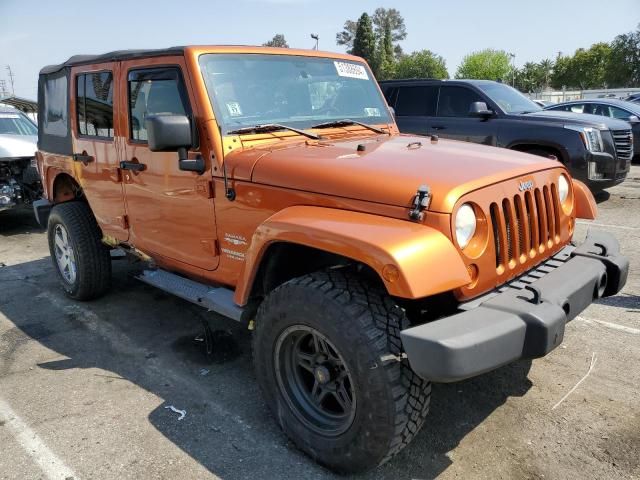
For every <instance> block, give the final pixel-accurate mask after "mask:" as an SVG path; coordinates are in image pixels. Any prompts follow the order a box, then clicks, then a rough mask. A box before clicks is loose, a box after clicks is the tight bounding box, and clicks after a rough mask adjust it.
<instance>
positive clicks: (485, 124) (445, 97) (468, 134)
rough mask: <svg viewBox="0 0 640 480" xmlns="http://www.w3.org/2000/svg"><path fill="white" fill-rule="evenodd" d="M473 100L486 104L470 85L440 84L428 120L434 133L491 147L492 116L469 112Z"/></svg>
mask: <svg viewBox="0 0 640 480" xmlns="http://www.w3.org/2000/svg"><path fill="white" fill-rule="evenodd" d="M473 102H485V103H487V104H489V102H488V101H487V99H485V98H484V97H483V96H481V95H480V94H479V93H478V92H476V91H475V90H473V89H471V88H468V87H465V86H461V85H451V86H449V85H443V86H442V87H440V95H439V97H438V109H437V113H436V118H435V119H433V122H431V128H432V130H433V131H434V133H437V134H438V135H439V136H441V137H443V138H450V139H453V140H463V141H466V142H474V143H482V144H485V145H494V146H495V145H496V144H497V141H496V140H497V135H498V124H497V122H496V119H494V118H488V119H485V118H479V117H475V116H471V115H469V109H470V108H471V104H472V103H473ZM489 108H490V106H489Z"/></svg>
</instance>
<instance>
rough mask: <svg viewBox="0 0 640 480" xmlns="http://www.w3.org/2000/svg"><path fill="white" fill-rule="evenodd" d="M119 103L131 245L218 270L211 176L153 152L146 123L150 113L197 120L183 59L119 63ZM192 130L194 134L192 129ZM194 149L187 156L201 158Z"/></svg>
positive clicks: (172, 155) (173, 154) (167, 154)
mask: <svg viewBox="0 0 640 480" xmlns="http://www.w3.org/2000/svg"><path fill="white" fill-rule="evenodd" d="M121 65H122V69H121V74H120V77H121V79H122V82H123V83H124V84H125V85H126V87H125V88H124V89H123V91H124V92H126V98H124V99H123V101H122V102H121V106H122V110H123V112H126V115H123V118H122V120H123V123H124V124H125V136H124V139H123V146H124V148H123V155H122V158H121V160H123V161H124V162H125V163H122V164H121V166H123V167H124V168H123V172H122V174H123V179H124V189H125V196H126V206H127V214H128V219H129V228H130V243H132V244H133V245H135V246H136V247H137V248H140V249H141V250H143V251H146V252H149V253H154V254H156V255H159V256H162V257H165V258H166V259H171V260H174V261H177V262H181V263H184V264H188V265H191V266H195V267H198V268H201V269H205V270H213V269H215V268H216V267H217V266H218V261H219V257H218V248H217V242H216V223H215V212H214V207H213V198H212V197H213V193H212V187H211V172H210V171H207V172H205V173H204V174H202V175H198V174H197V173H195V172H187V171H182V170H180V169H179V168H178V155H177V153H176V152H152V151H150V150H149V147H148V144H147V130H146V126H145V118H146V116H147V115H150V114H181V115H188V116H190V117H191V119H192V121H193V122H195V121H196V118H197V117H198V114H197V111H196V105H195V103H194V102H193V94H192V92H191V88H190V86H189V83H188V81H187V80H188V79H187V78H186V75H185V73H186V68H185V65H184V60H183V58H182V57H175V58H174V59H172V60H171V61H170V62H167V59H146V60H142V59H139V60H130V61H125V62H122V64H121ZM194 130H195V129H194ZM199 154H200V153H199V151H198V148H197V147H196V148H193V149H192V151H191V152H189V156H190V158H195V156H196V155H199Z"/></svg>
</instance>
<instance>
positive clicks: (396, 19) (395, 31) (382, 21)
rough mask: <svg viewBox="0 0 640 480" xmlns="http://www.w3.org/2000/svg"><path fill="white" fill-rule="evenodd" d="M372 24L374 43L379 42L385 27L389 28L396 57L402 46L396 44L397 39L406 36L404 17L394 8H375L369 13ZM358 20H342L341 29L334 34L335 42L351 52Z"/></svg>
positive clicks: (402, 38) (399, 53)
mask: <svg viewBox="0 0 640 480" xmlns="http://www.w3.org/2000/svg"><path fill="white" fill-rule="evenodd" d="M370 18H371V22H372V26H373V27H374V32H373V33H374V36H375V42H376V44H379V43H380V42H381V41H382V39H383V37H384V32H385V29H386V28H387V27H389V28H390V29H391V42H392V44H393V49H394V54H395V55H396V57H398V56H399V55H401V54H402V48H401V47H400V45H399V44H398V42H399V41H401V40H404V39H405V38H407V30H406V27H405V25H404V18H402V15H400V12H399V11H398V10H396V9H395V8H389V9H386V8H376V10H375V11H374V12H373V15H371V17H370ZM357 29H358V22H354V21H353V20H347V21H345V22H344V26H343V30H342V31H341V32H338V33H337V34H336V43H337V44H338V45H344V46H345V47H347V52H348V53H353V42H354V40H355V37H356V30H357Z"/></svg>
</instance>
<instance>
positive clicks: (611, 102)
mask: <svg viewBox="0 0 640 480" xmlns="http://www.w3.org/2000/svg"><path fill="white" fill-rule="evenodd" d="M545 110H554V111H556V110H560V111H564V112H573V113H589V114H592V115H602V116H605V117H610V118H617V119H618V120H624V121H626V122H629V124H630V125H631V130H632V133H633V154H634V155H635V158H636V159H639V158H640V103H633V102H627V101H625V100H617V99H608V98H607V99H600V98H598V99H585V100H574V101H572V102H564V103H559V104H556V105H553V106H551V107H547V108H545Z"/></svg>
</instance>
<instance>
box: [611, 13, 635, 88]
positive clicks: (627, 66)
mask: <svg viewBox="0 0 640 480" xmlns="http://www.w3.org/2000/svg"><path fill="white" fill-rule="evenodd" d="M605 80H606V82H607V84H608V86H609V87H612V88H615V87H640V24H638V27H637V29H636V31H635V32H629V33H625V34H623V35H618V36H617V37H616V38H614V40H613V42H611V55H610V57H609V67H608V69H607V73H606V74H605Z"/></svg>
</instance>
